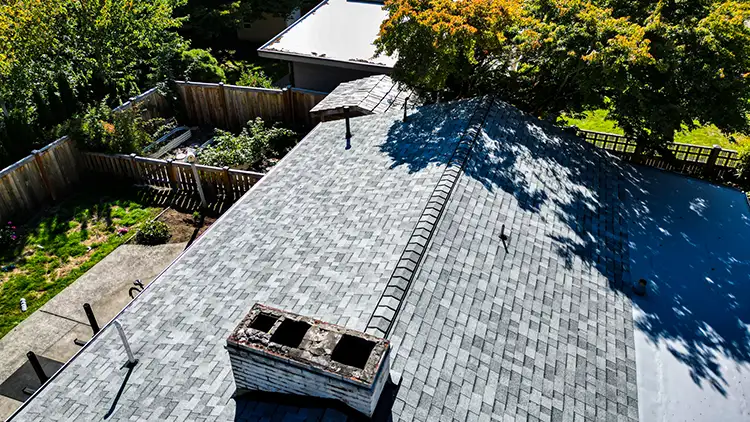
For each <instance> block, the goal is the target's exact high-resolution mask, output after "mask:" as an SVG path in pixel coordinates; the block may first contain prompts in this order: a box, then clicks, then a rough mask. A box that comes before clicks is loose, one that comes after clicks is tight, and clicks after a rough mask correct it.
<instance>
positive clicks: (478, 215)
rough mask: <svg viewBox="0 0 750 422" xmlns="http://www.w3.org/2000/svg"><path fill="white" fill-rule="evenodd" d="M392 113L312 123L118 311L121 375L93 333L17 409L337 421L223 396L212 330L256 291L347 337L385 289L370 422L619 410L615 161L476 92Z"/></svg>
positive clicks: (627, 412) (623, 410)
mask: <svg viewBox="0 0 750 422" xmlns="http://www.w3.org/2000/svg"><path fill="white" fill-rule="evenodd" d="M401 117H402V114H401V112H398V111H391V112H387V113H385V114H382V115H373V116H364V117H359V118H353V119H352V120H351V125H352V132H353V137H352V139H351V148H350V149H346V141H345V139H344V132H345V130H344V122H343V121H334V122H326V123H322V124H321V125H319V126H318V127H317V128H316V129H315V130H314V131H313V132H311V133H310V134H309V135H308V136H307V137H306V138H305V140H303V141H302V142H301V143H300V144H299V145H298V146H297V147H296V148H295V149H294V150H293V151H292V152H291V153H290V154H289V155H288V156H287V157H286V158H285V159H284V160H283V161H282V162H281V163H279V164H278V165H277V166H276V168H275V169H274V170H273V171H272V172H271V173H270V174H269V175H268V176H266V177H265V178H264V179H263V181H262V182H261V183H260V184H258V185H257V186H256V187H255V188H254V189H253V190H252V191H251V192H250V193H249V194H248V195H246V196H245V197H244V198H243V199H242V200H241V201H240V202H238V204H236V206H235V207H233V208H232V209H231V210H229V211H228V212H227V213H226V214H225V215H224V216H223V217H222V219H221V220H219V221H218V222H217V223H215V224H214V225H213V226H212V228H211V229H210V230H209V231H208V232H207V233H206V234H205V235H204V236H203V237H202V238H201V239H199V240H198V241H197V242H196V243H195V244H194V245H193V247H191V248H190V249H189V250H188V251H187V252H186V253H185V254H184V255H183V256H182V257H181V258H180V259H179V260H178V261H177V262H176V263H175V264H173V265H172V266H171V267H170V268H169V269H168V270H167V271H166V272H165V273H164V274H163V275H162V276H161V277H160V278H159V279H158V280H156V281H155V282H154V283H153V284H152V285H151V287H150V288H149V289H148V290H146V292H144V293H143V294H142V295H141V296H140V297H139V298H138V299H137V300H136V301H134V302H133V303H132V305H131V306H130V307H129V308H128V309H126V311H125V312H124V313H123V314H122V315H121V316H120V317H119V320H120V322H121V323H122V324H123V326H124V327H125V330H126V332H128V333H129V335H130V340H131V345H132V347H133V349H134V352H135V354H136V355H137V357H138V358H139V359H140V363H139V364H138V365H137V366H136V367H135V369H134V370H133V371H132V373H131V374H130V375H129V376H128V377H127V378H126V373H127V370H126V369H121V367H122V364H123V363H124V362H125V355H124V351H123V350H122V345H121V343H120V341H119V339H118V338H117V333H116V332H115V330H114V329H113V328H112V327H107V328H105V329H104V331H103V332H102V333H101V335H100V336H99V337H98V338H97V339H95V340H94V341H93V342H92V343H91V344H90V345H89V346H88V347H87V348H86V349H85V350H84V351H83V352H82V353H81V354H80V355H79V356H78V357H77V358H76V359H74V360H73V361H72V362H71V363H70V364H69V365H68V367H67V368H66V369H65V370H63V371H62V372H61V373H60V374H58V376H57V377H56V378H55V379H54V380H53V381H52V382H51V383H50V385H48V386H47V387H46V388H45V389H43V390H42V391H41V392H40V393H39V394H38V395H37V396H36V397H35V398H34V399H33V400H31V402H29V403H28V404H27V405H26V407H25V408H24V409H23V410H22V411H21V412H20V413H19V414H18V416H17V417H16V419H15V420H19V421H20V420H39V419H45V420H94V419H101V418H102V417H104V416H105V415H108V419H107V420H186V419H188V420H201V419H205V420H258V419H260V418H262V417H268V418H269V419H274V420H345V419H347V418H348V417H349V415H347V414H346V413H342V412H341V411H340V410H335V409H326V408H315V407H309V406H303V405H294V404H289V403H267V402H265V401H263V400H257V399H252V398H250V399H248V398H242V397H239V398H236V399H233V398H232V396H233V394H234V392H235V391H234V382H233V378H232V373H231V369H230V364H229V359H228V355H227V352H226V351H225V350H224V347H223V346H224V340H225V338H226V337H227V335H228V334H229V333H230V332H231V330H232V329H233V327H234V326H235V325H236V324H237V322H238V321H239V320H240V319H241V318H242V317H243V316H244V314H245V313H246V312H247V310H248V309H249V308H250V307H251V306H252V305H253V304H254V303H256V302H261V303H264V304H267V305H270V306H274V307H279V308H282V309H288V310H290V311H292V312H295V313H299V314H303V315H308V316H312V317H315V318H319V319H322V320H325V321H328V322H331V323H335V324H341V325H345V326H347V327H349V328H353V329H358V330H365V329H366V328H368V323H370V324H371V323H372V322H373V320H374V318H373V316H374V315H376V313H377V312H378V311H379V310H380V311H382V309H381V307H378V304H380V305H383V304H384V302H387V303H388V304H389V306H386V307H389V308H390V309H392V310H393V312H392V313H391V314H389V315H388V318H386V319H387V321H388V324H387V325H388V327H389V328H388V329H387V330H384V331H386V332H388V333H389V336H390V339H391V340H392V344H393V347H394V350H393V353H392V356H393V361H392V368H393V371H394V373H395V374H400V379H401V385H400V387H399V388H398V389H397V391H396V392H395V401H394V403H393V407H392V409H391V412H390V414H389V415H388V419H390V418H392V419H394V420H404V421H411V420H417V421H435V420H453V419H457V420H504V419H522V420H543V421H574V420H591V421H594V420H597V421H598V420H615V421H632V420H637V412H638V406H637V394H636V391H637V388H636V379H635V356H634V349H633V322H632V313H631V308H630V303H629V299H628V298H627V297H626V296H625V295H623V294H621V293H620V290H622V286H623V284H624V283H626V282H627V281H628V280H629V268H628V266H629V262H628V258H627V247H626V245H627V227H625V225H626V222H625V220H624V219H623V217H622V215H621V211H620V210H621V209H622V208H623V205H622V203H621V201H622V200H621V199H620V190H621V186H620V185H621V183H622V181H623V180H624V178H625V177H626V172H627V169H624V168H621V167H620V166H619V164H618V162H617V161H616V160H612V159H611V158H610V157H609V156H607V155H606V153H604V152H602V151H599V150H597V149H596V148H595V147H593V146H591V145H589V144H586V143H585V142H583V141H581V140H579V139H577V138H575V137H574V136H572V135H568V134H566V133H564V132H562V131H560V130H559V129H556V128H554V127H552V126H550V125H548V124H546V123H544V122H540V121H538V120H537V119H534V118H532V117H529V116H527V115H524V114H523V113H521V112H519V111H518V110H516V109H514V108H512V107H510V106H508V105H507V104H504V103H502V102H499V101H494V100H491V99H475V100H467V101H461V102H454V103H447V104H440V105H432V106H425V107H421V108H419V109H417V110H415V111H414V112H412V113H411V114H410V116H409V118H408V120H407V121H406V122H402V121H401ZM446 175H448V177H447V178H446ZM454 176H455V177H454ZM446 181H447V182H446ZM444 182H446V183H448V184H449V186H448V189H447V191H445V192H444V193H439V192H440V189H438V187H439V186H440V185H441V183H444ZM436 192H438V196H439V198H440V200H439V201H438V202H439V207H438V208H439V210H438V212H437V213H436V214H433V213H432V211H431V210H435V209H436V208H435V207H432V206H431V205H430V203H431V202H432V201H433V200H434V199H435V194H436ZM427 214H430V215H434V218H431V219H430V221H432V224H430V225H429V226H427V227H426V228H425V230H426V235H427V239H426V242H422V243H423V245H422V246H423V249H422V250H420V251H417V252H418V255H419V256H418V257H417V258H415V259H416V261H417V262H416V263H415V265H413V266H412V267H411V269H410V274H409V282H408V283H405V284H403V285H402V287H400V288H399V289H400V290H399V293H398V294H397V295H393V294H392V293H393V292H394V289H392V288H390V287H392V286H393V281H394V279H395V278H397V275H398V274H400V272H399V268H398V266H400V265H401V263H403V262H404V261H403V259H402V258H403V257H404V256H405V255H406V254H408V253H409V252H411V251H409V250H408V249H409V245H411V243H410V242H411V241H412V240H414V236H415V235H417V234H418V232H419V230H420V228H424V227H420V224H421V222H420V220H421V219H423V218H424V216H425V215H427ZM503 225H505V231H506V234H508V236H509V239H508V241H507V252H506V249H505V245H504V244H503V242H502V241H501V239H500V234H501V232H502V230H503V229H502V227H503ZM389 297H393V298H395V302H394V300H391V299H388V298H389ZM384 298H385V299H384ZM376 325H377V324H376ZM376 328H377V327H373V326H370V328H369V329H370V330H372V329H376ZM124 379H126V382H125V383H123V380H124ZM118 390H121V394H119V395H118ZM116 398H117V399H116Z"/></svg>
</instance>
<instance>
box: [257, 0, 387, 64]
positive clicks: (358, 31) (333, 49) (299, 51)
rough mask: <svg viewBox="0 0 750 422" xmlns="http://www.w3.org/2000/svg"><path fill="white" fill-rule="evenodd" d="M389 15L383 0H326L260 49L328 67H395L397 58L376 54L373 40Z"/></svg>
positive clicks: (271, 55)
mask: <svg viewBox="0 0 750 422" xmlns="http://www.w3.org/2000/svg"><path fill="white" fill-rule="evenodd" d="M387 17H388V12H387V11H385V10H383V5H382V3H380V2H363V1H352V0H325V1H323V2H322V3H320V4H319V5H317V6H316V7H315V8H314V9H312V10H311V11H310V12H309V13H308V14H306V15H305V16H303V17H301V18H300V19H299V20H298V21H297V22H295V23H294V24H293V25H291V26H290V27H288V28H287V29H285V30H284V31H283V32H282V33H280V34H279V35H277V36H276V37H274V38H273V39H271V41H269V42H267V43H266V44H265V45H263V46H262V47H260V48H259V49H258V53H259V54H260V56H262V57H269V58H276V59H282V60H290V61H301V62H318V63H321V62H327V63H326V64H327V65H329V66H339V67H347V68H363V69H381V70H386V71H387V70H389V69H392V68H393V66H394V65H395V64H396V58H395V57H390V56H386V55H381V56H376V55H375V45H374V44H373V42H374V41H375V39H376V38H377V36H378V32H379V31H380V24H381V23H382V22H383V21H384V20H385V19H386V18H387Z"/></svg>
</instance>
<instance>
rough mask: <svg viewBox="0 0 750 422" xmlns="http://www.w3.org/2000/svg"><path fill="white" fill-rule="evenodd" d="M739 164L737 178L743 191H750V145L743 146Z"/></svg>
mask: <svg viewBox="0 0 750 422" xmlns="http://www.w3.org/2000/svg"><path fill="white" fill-rule="evenodd" d="M739 160H740V161H739V163H738V164H737V178H738V181H739V183H740V186H741V187H742V188H743V189H750V144H745V145H743V146H742V147H741V148H740V150H739Z"/></svg>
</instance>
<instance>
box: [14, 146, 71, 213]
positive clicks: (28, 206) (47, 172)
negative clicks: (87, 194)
mask: <svg viewBox="0 0 750 422" xmlns="http://www.w3.org/2000/svg"><path fill="white" fill-rule="evenodd" d="M78 158H79V154H78V151H77V149H76V148H75V145H74V143H73V141H72V140H71V139H70V138H68V137H67V136H66V137H63V138H61V139H58V140H57V141H55V142H52V143H51V144H49V145H47V146H45V147H44V148H42V149H41V150H39V151H34V153H33V154H32V155H29V156H27V157H26V158H23V159H22V160H20V161H18V162H16V163H15V164H13V165H12V166H9V167H8V168H6V169H4V170H2V171H1V172H0V192H1V194H0V221H4V220H7V219H10V218H13V217H14V216H16V215H22V214H30V213H33V212H35V211H38V209H39V208H40V207H42V206H44V205H45V204H46V203H48V202H50V201H52V200H55V199H57V198H60V197H62V196H63V195H65V194H66V193H67V192H68V191H69V190H70V188H71V187H72V186H73V185H74V184H75V183H77V182H78V180H79V179H80V173H79V165H78Z"/></svg>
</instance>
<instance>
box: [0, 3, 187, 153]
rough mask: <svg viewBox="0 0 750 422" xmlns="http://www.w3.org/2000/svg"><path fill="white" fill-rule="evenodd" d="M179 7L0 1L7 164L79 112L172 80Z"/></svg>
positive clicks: (0, 138) (1, 125) (0, 122)
mask: <svg viewBox="0 0 750 422" xmlns="http://www.w3.org/2000/svg"><path fill="white" fill-rule="evenodd" d="M181 3H182V0H142V1H136V2H134V1H132V0H90V1H85V2H81V1H75V0H45V1H24V0H9V1H5V2H0V106H2V107H0V108H2V109H4V110H7V114H6V113H4V112H0V145H1V146H2V147H3V150H4V153H5V154H4V155H5V157H6V160H9V159H14V158H18V156H20V155H25V154H27V153H28V151H29V150H30V149H31V148H32V147H35V146H39V145H40V144H43V143H46V142H48V141H49V139H48V138H47V137H48V136H49V134H50V131H52V130H53V128H54V127H55V126H57V125H58V124H60V123H62V122H64V121H65V120H66V119H68V118H70V117H71V116H73V115H75V114H76V113H78V112H79V111H81V110H82V109H83V108H84V107H85V105H87V104H93V103H96V102H98V101H100V100H101V99H102V98H108V104H109V105H110V106H112V105H117V104H119V103H120V102H121V101H122V100H124V99H126V98H128V97H130V96H132V95H135V94H137V93H139V92H140V87H145V86H153V85H155V84H156V83H157V82H158V81H161V80H164V79H165V78H167V77H169V76H174V72H175V70H179V69H176V68H177V67H179V63H180V61H179V59H180V52H181V51H183V50H184V49H186V48H187V43H185V41H183V40H182V38H181V37H180V36H179V35H178V34H177V33H176V32H175V31H174V30H175V29H176V28H178V27H179V26H180V25H181V23H182V22H181V20H180V19H177V18H174V17H173V16H172V12H173V8H174V7H175V6H177V5H180V4H181Z"/></svg>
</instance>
